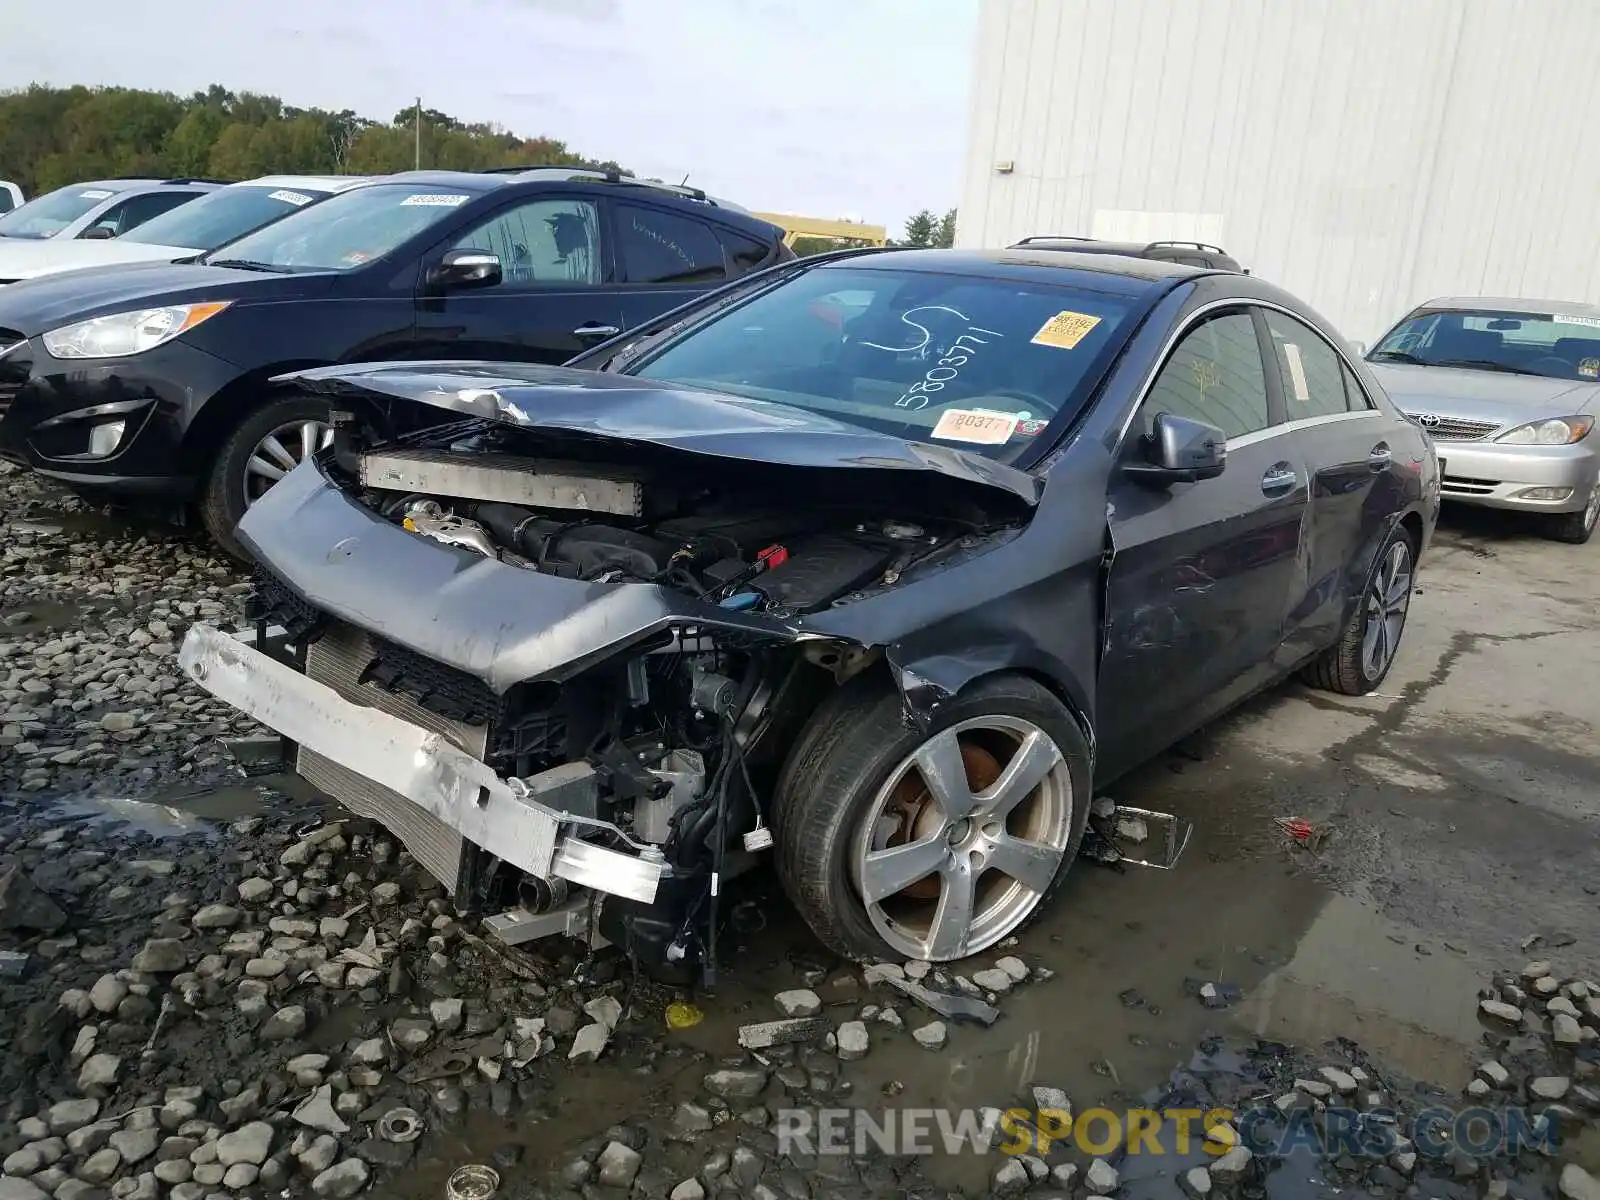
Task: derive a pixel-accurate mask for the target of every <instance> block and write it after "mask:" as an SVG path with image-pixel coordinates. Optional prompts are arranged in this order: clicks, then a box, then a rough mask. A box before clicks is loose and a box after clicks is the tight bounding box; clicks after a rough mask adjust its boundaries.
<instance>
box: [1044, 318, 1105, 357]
mask: <svg viewBox="0 0 1600 1200" xmlns="http://www.w3.org/2000/svg"><path fill="white" fill-rule="evenodd" d="M1098 324H1100V318H1099V317H1092V316H1090V315H1089V314H1088V313H1081V312H1073V311H1072V310H1070V309H1067V310H1064V311H1062V312H1058V313H1057V314H1056V315H1055V316H1053V317H1051V318H1050V319H1049V320H1048V321H1046V322H1045V323H1044V324H1043V325H1041V326H1039V332H1038V333H1036V334H1034V335H1033V338H1032V341H1033V344H1034V345H1035V346H1054V347H1056V348H1057V349H1058V350H1075V349H1077V347H1078V343H1079V342H1081V341H1083V339H1084V338H1086V337H1088V336H1089V331H1090V330H1092V329H1093V328H1094V327H1095V326H1096V325H1098Z"/></svg>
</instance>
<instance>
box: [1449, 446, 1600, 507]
mask: <svg viewBox="0 0 1600 1200" xmlns="http://www.w3.org/2000/svg"><path fill="white" fill-rule="evenodd" d="M1434 449H1435V450H1436V451H1437V453H1438V455H1439V461H1440V462H1441V463H1442V464H1443V475H1444V479H1443V482H1442V483H1441V485H1440V489H1439V493H1440V497H1441V498H1442V499H1444V500H1451V501H1455V502H1457V503H1465V504H1477V505H1481V506H1483V507H1486V508H1508V509H1516V510H1520V511H1524V512H1548V513H1563V512H1576V511H1578V510H1580V509H1582V508H1583V507H1584V505H1585V504H1587V503H1588V501H1589V493H1590V492H1592V491H1593V490H1594V486H1595V481H1596V478H1597V476H1600V455H1597V454H1596V453H1595V447H1593V446H1591V445H1590V444H1589V439H1588V438H1585V439H1584V440H1583V441H1581V442H1578V443H1577V444H1575V445H1571V446H1508V445H1501V444H1497V443H1494V442H1451V441H1437V442H1435V443H1434Z"/></svg>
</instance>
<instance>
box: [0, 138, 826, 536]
mask: <svg viewBox="0 0 1600 1200" xmlns="http://www.w3.org/2000/svg"><path fill="white" fill-rule="evenodd" d="M793 257H794V254H793V252H792V251H790V250H789V249H787V248H786V247H785V246H784V244H783V232H782V231H781V230H780V229H778V228H777V227H776V226H774V225H770V224H768V223H767V222H765V221H761V220H758V219H757V218H755V217H753V216H751V215H750V214H749V213H748V212H746V211H745V210H743V209H741V208H738V207H737V206H734V205H729V204H726V203H724V202H720V201H717V200H714V199H712V198H711V197H708V196H706V195H705V194H704V193H703V192H700V191H698V190H694V189H690V188H675V187H669V186H666V185H662V184H649V183H644V182H642V181H640V180H636V179H631V178H627V177H623V176H618V175H614V174H604V173H600V172H594V171H577V170H570V169H565V168H560V169H557V168H540V169H535V170H529V171H521V172H516V173H506V172H482V173H465V172H436V171H425V172H424V171H417V172H406V173H403V174H399V175H392V176H389V177H387V178H385V179H381V180H377V181H375V182H373V183H371V184H367V185H365V186H362V187H357V188H353V189H351V190H350V191H347V192H344V193H342V194H340V195H337V196H334V197H332V198H330V199H328V200H324V201H322V202H321V203H318V204H314V205H308V206H307V207H306V208H304V209H302V210H300V211H299V212H296V213H292V214H290V215H289V216H287V217H285V218H283V219H282V220H280V221H277V222H275V223H273V224H271V225H269V226H267V227H265V228H263V229H259V230H257V231H256V232H254V233H251V234H248V235H246V236H245V237H243V238H241V239H239V240H238V241H235V242H233V243H231V244H229V245H227V246H224V247H223V248H221V249H219V250H214V251H212V252H211V253H209V254H206V255H204V256H201V257H200V258H199V259H198V260H197V261H191V262H183V263H155V264H144V263H141V264H134V265H128V266H119V267H107V268H103V269H99V270H95V271H75V272H69V273H66V274H63V275H55V276H46V277H44V278H41V279H36V280H30V281H27V282H24V283H19V284H13V285H12V286H10V287H8V288H5V289H4V291H3V292H0V413H3V414H4V415H3V417H0V455H4V456H5V457H7V458H9V459H11V460H13V461H16V462H20V463H24V464H26V465H27V466H30V467H32V468H33V469H34V470H36V471H38V472H40V473H41V474H44V475H48V476H51V477H52V478H55V479H59V480H61V481H63V482H65V483H67V484H70V485H72V486H73V487H75V488H78V489H79V490H83V491H89V492H104V493H122V494H135V495H146V496H161V497H170V498H173V499H177V500H183V501H188V500H194V501H197V502H198V505H199V510H200V516H201V519H202V521H203V522H204V524H205V526H206V528H207V530H208V531H209V532H210V533H211V534H212V536H213V537H215V538H216V540H217V542H218V543H219V544H220V545H221V546H222V547H223V548H224V549H226V550H228V551H229V552H230V553H233V554H235V555H239V554H241V553H242V551H241V550H240V548H239V545H238V543H237V542H236V541H235V540H234V537H233V528H234V525H235V524H236V523H237V521H238V519H239V517H240V516H242V515H243V513H244V510H245V509H246V508H247V507H248V506H249V505H250V504H251V503H252V502H253V501H254V500H255V499H256V498H257V497H258V496H260V495H261V494H262V493H263V492H264V491H266V489H267V488H269V487H271V486H272V484H273V483H274V482H276V481H277V480H278V479H280V478H281V477H282V476H283V475H284V473H285V472H287V471H289V470H291V469H292V468H293V467H294V466H295V465H296V464H297V463H298V462H299V461H300V460H301V459H303V458H305V457H306V456H307V455H308V454H309V453H311V452H312V451H314V450H316V449H317V448H319V447H320V446H321V445H323V444H324V443H325V442H326V441H328V440H329V439H330V438H331V436H332V433H331V430H330V428H329V425H328V411H327V405H326V403H318V402H314V401H312V400H309V399H307V398H306V397H305V396H304V395H303V394H301V395H295V394H292V393H290V392H287V391H284V390H281V389H279V388H278V387H276V386H275V385H274V384H273V378H274V377H275V376H277V375H281V374H283V373H284V372H286V371H294V370H301V369H304V368H307V367H311V366H316V365H324V364H335V363H347V362H356V361H372V360H383V359H412V360H418V359H495V360H504V359H512V360H521V361H525V362H539V363H560V362H564V361H565V360H567V359H569V358H571V357H572V356H573V355H575V354H577V353H578V352H580V351H582V350H585V349H588V348H590V347H592V346H595V345H597V344H598V343H600V342H602V341H604V340H606V339H607V338H610V337H612V336H613V335H615V334H617V333H619V332H621V331H624V330H627V329H630V328H632V327H634V326H636V325H638V324H640V323H641V322H644V321H647V320H650V319H651V318H653V317H656V316H658V315H660V314H661V313H663V312H665V311H666V310H668V309H671V308H674V307H676V306H677V305H679V304H682V303H684V302H685V301H688V300H690V299H692V298H694V297H695V296H697V295H699V294H700V293H702V292H705V291H708V290H710V289H712V288H714V287H717V286H718V285H720V284H722V283H724V282H725V281H727V280H729V279H733V278H736V277H738V276H740V275H743V274H746V273H747V272H749V271H752V270H756V269H758V268H761V267H765V266H769V265H772V264H774V263H777V262H779V261H783V260H787V259H791V258H793Z"/></svg>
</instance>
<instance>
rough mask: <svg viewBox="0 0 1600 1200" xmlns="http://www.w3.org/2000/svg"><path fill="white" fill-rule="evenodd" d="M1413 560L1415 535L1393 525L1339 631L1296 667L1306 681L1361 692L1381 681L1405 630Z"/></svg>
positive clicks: (1330, 688)
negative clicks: (1327, 646) (1305, 663)
mask: <svg viewBox="0 0 1600 1200" xmlns="http://www.w3.org/2000/svg"><path fill="white" fill-rule="evenodd" d="M1416 562H1417V550H1416V543H1415V541H1414V539H1413V538H1412V536H1411V535H1410V534H1409V533H1408V532H1406V529H1405V527H1404V526H1398V527H1396V529H1395V531H1394V532H1393V533H1391V534H1390V535H1389V540H1388V541H1386V542H1385V543H1384V544H1383V549H1382V550H1380V551H1379V552H1378V565H1377V568H1376V569H1375V570H1374V571H1373V574H1372V579H1371V580H1370V581H1369V582H1368V584H1367V590H1366V591H1365V592H1364V593H1363V594H1362V597H1361V603H1360V604H1358V605H1357V606H1356V610H1355V612H1353V613H1352V614H1351V615H1350V622H1349V624H1347V625H1346V626H1345V629H1344V635H1343V636H1342V637H1341V638H1340V639H1339V642H1338V644H1337V645H1335V646H1333V647H1331V648H1330V649H1328V650H1326V651H1325V652H1324V653H1323V655H1322V657H1321V658H1318V659H1317V660H1316V661H1314V662H1313V663H1311V665H1309V666H1308V667H1306V668H1305V669H1304V670H1303V671H1302V672H1301V673H1300V677H1301V678H1302V679H1303V680H1304V681H1305V682H1306V683H1308V684H1310V685H1311V686H1312V687H1314V688H1320V689H1322V690H1323V691H1325V692H1337V693H1339V694H1340V695H1342V696H1365V695H1366V694H1367V693H1368V692H1370V691H1373V690H1374V689H1375V688H1377V686H1378V685H1379V684H1381V683H1382V682H1383V681H1384V677H1385V676H1387V675H1388V674H1389V668H1390V667H1392V666H1393V665H1394V657H1395V654H1396V653H1397V652H1398V651H1399V649H1400V637H1401V635H1402V634H1403V633H1404V632H1405V625H1406V614H1407V613H1408V612H1409V611H1410V608H1411V588H1412V585H1413V583H1414V582H1415V579H1416Z"/></svg>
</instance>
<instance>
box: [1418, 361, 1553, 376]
mask: <svg viewBox="0 0 1600 1200" xmlns="http://www.w3.org/2000/svg"><path fill="white" fill-rule="evenodd" d="M1428 365H1429V366H1430V367H1466V368H1468V369H1469V370H1473V371H1499V372H1500V373H1501V374H1503V375H1531V374H1533V372H1531V371H1524V370H1521V369H1520V368H1517V367H1513V366H1508V365H1507V364H1506V363H1502V362H1493V361H1491V360H1489V359H1487V358H1436V359H1434V360H1433V361H1432V362H1431V363H1429V364H1428Z"/></svg>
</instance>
